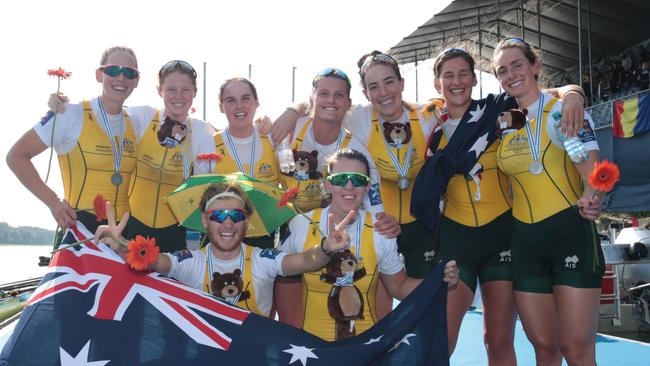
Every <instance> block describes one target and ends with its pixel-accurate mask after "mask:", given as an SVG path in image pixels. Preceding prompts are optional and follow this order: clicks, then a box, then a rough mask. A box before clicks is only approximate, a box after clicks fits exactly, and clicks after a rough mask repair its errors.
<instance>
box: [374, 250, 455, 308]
mask: <svg viewBox="0 0 650 366" xmlns="http://www.w3.org/2000/svg"><path fill="white" fill-rule="evenodd" d="M380 278H381V282H383V283H384V286H386V291H387V292H388V294H389V295H390V296H391V297H394V298H396V299H397V300H403V299H404V298H405V297H406V296H408V295H409V294H410V293H411V291H413V290H414V289H415V288H416V287H418V285H419V284H420V282H422V279H421V278H413V277H408V276H407V275H406V272H405V271H404V269H402V270H401V271H399V272H397V273H395V274H392V275H388V274H385V273H381V274H380ZM442 280H443V281H445V282H447V283H448V284H449V285H450V286H455V285H456V284H457V283H458V268H457V267H456V261H453V260H452V261H449V262H447V263H446V264H445V269H444V277H443V278H442Z"/></svg>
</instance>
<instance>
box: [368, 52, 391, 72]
mask: <svg viewBox="0 0 650 366" xmlns="http://www.w3.org/2000/svg"><path fill="white" fill-rule="evenodd" d="M376 61H378V62H383V63H388V64H390V65H393V66H396V65H397V61H395V59H394V58H393V57H391V56H390V55H387V54H385V53H377V54H374V55H368V57H366V59H365V60H364V61H363V64H362V65H361V67H360V70H362V71H363V70H365V69H366V68H368V67H369V66H370V65H371V64H372V63H373V62H376Z"/></svg>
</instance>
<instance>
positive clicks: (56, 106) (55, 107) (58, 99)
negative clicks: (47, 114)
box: [47, 93, 70, 113]
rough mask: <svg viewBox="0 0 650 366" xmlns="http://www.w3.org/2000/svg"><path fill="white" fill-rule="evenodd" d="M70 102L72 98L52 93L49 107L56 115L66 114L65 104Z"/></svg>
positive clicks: (48, 102) (48, 103)
mask: <svg viewBox="0 0 650 366" xmlns="http://www.w3.org/2000/svg"><path fill="white" fill-rule="evenodd" d="M69 101H70V98H68V97H67V96H65V94H63V93H52V94H50V99H49V100H48V101H47V106H48V107H50V110H51V111H52V112H54V113H63V112H65V103H68V102H69Z"/></svg>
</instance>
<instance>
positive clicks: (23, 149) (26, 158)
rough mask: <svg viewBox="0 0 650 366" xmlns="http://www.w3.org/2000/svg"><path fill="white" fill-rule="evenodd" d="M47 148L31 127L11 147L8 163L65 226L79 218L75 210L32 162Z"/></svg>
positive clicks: (22, 181)
mask: <svg viewBox="0 0 650 366" xmlns="http://www.w3.org/2000/svg"><path fill="white" fill-rule="evenodd" d="M46 149H47V146H46V145H45V144H44V143H43V141H41V139H40V137H38V135H37V134H36V131H34V129H31V130H29V131H27V132H26V133H25V134H24V135H23V136H22V137H21V138H20V139H19V140H18V141H16V143H15V144H14V145H13V146H12V147H11V149H10V150H9V153H8V154H7V165H8V166H9V169H11V170H12V171H13V172H14V174H15V175H16V177H17V178H18V180H20V182H21V183H22V184H23V185H24V186H25V188H27V189H28V190H29V191H30V192H31V193H32V194H33V195H34V196H36V198H38V199H39V200H40V201H41V202H43V203H44V204H45V205H46V206H47V207H48V208H49V209H50V212H51V213H52V217H54V220H56V224H57V225H58V226H60V227H62V228H65V227H68V226H70V225H72V224H73V223H74V222H75V220H76V219H77V214H76V212H75V210H74V209H73V208H72V207H71V206H70V204H69V203H68V202H66V201H65V200H62V199H60V198H59V197H58V196H57V194H56V193H55V192H54V191H53V190H52V189H50V187H48V186H47V184H45V182H43V180H42V179H41V177H40V176H39V174H38V172H37V171H36V167H34V164H33V163H32V159H33V158H34V157H35V156H37V155H38V154H40V153H42V152H43V151H45V150H46Z"/></svg>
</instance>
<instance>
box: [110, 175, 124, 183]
mask: <svg viewBox="0 0 650 366" xmlns="http://www.w3.org/2000/svg"><path fill="white" fill-rule="evenodd" d="M122 181H124V178H123V177H122V174H120V173H119V172H115V173H113V175H111V183H113V185H116V186H119V185H120V184H122Z"/></svg>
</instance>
